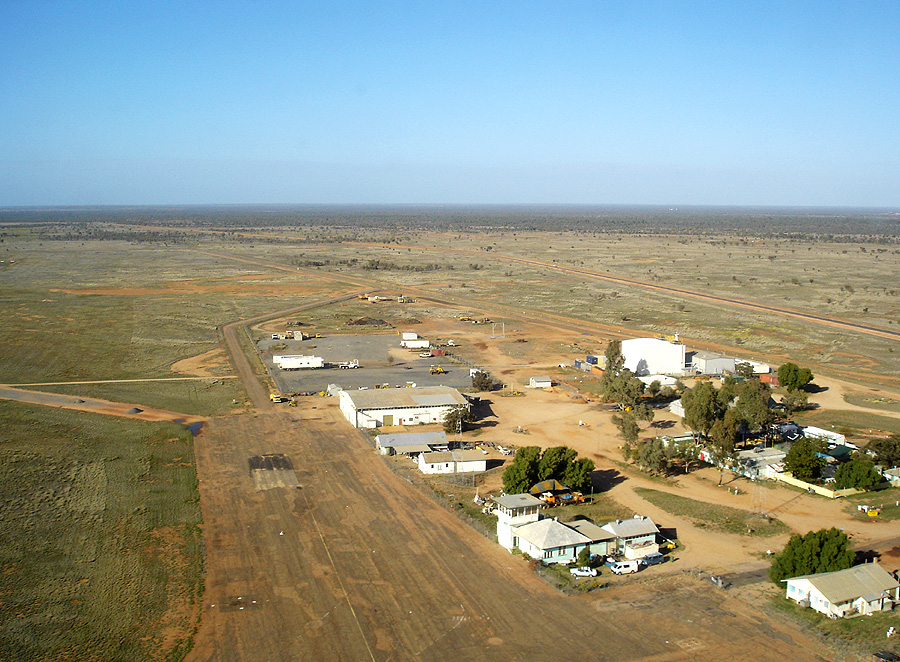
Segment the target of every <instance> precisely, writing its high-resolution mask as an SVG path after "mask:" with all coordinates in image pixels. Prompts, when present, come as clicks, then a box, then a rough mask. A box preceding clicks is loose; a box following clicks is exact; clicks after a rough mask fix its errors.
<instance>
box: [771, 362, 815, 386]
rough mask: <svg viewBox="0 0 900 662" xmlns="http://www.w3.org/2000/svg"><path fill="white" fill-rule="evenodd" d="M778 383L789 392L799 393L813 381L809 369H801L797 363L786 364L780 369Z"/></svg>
mask: <svg viewBox="0 0 900 662" xmlns="http://www.w3.org/2000/svg"><path fill="white" fill-rule="evenodd" d="M777 374H778V383H779V384H781V385H782V386H783V387H784V388H786V389H787V390H788V391H799V390H800V389H802V388H803V387H804V386H806V385H807V384H809V383H810V382H811V381H812V380H813V374H812V372H811V371H810V369H809V368H801V367H800V366H798V365H797V364H796V363H785V364H784V365H782V366H780V367H779V368H778V373H777Z"/></svg>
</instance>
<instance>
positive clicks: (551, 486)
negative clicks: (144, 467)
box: [528, 478, 569, 495]
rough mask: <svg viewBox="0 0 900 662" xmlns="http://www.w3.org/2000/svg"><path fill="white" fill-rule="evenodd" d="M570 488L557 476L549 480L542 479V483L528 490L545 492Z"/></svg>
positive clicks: (538, 492)
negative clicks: (557, 478)
mask: <svg viewBox="0 0 900 662" xmlns="http://www.w3.org/2000/svg"><path fill="white" fill-rule="evenodd" d="M568 489H569V488H568V487H566V486H565V485H563V484H562V483H560V482H559V481H558V480H556V479H555V478H550V479H549V480H542V481H541V482H540V483H537V484H535V485H532V486H531V489H530V490H528V491H529V492H530V493H531V494H535V495H536V494H542V493H543V492H564V491H566V490H568Z"/></svg>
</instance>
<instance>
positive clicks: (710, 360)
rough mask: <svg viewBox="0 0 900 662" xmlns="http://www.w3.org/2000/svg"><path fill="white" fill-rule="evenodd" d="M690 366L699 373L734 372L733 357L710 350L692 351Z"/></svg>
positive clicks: (718, 373) (720, 373)
mask: <svg viewBox="0 0 900 662" xmlns="http://www.w3.org/2000/svg"><path fill="white" fill-rule="evenodd" d="M692 354H693V355H692V356H691V368H692V369H693V371H694V372H695V373H697V374H700V375H725V374H728V373H730V372H734V363H735V361H734V359H733V358H729V357H727V356H722V355H721V354H713V353H712V352H703V351H700V352H692Z"/></svg>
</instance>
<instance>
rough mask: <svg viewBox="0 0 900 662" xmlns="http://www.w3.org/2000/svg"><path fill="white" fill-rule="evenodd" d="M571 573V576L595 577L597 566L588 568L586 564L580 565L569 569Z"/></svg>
mask: <svg viewBox="0 0 900 662" xmlns="http://www.w3.org/2000/svg"><path fill="white" fill-rule="evenodd" d="M569 572H571V573H572V576H573V577H596V576H597V568H589V567H587V566H581V567H580V568H572V569H570V570H569Z"/></svg>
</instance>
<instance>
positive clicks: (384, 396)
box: [340, 386, 469, 428]
mask: <svg viewBox="0 0 900 662" xmlns="http://www.w3.org/2000/svg"><path fill="white" fill-rule="evenodd" d="M460 405H462V406H464V407H467V408H468V407H469V402H468V400H466V399H465V398H464V397H463V396H462V394H461V393H460V392H459V391H457V390H456V389H455V388H450V387H449V386H430V387H424V388H383V389H375V390H371V391H370V390H364V391H341V392H340V407H341V413H342V414H343V415H344V416H345V417H346V418H347V420H348V421H350V423H351V424H353V426H354V427H357V428H377V427H382V426H391V425H418V424H419V423H441V422H442V421H443V420H444V415H445V414H446V413H447V412H448V411H450V410H451V409H453V408H454V407H458V406H460Z"/></svg>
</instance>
